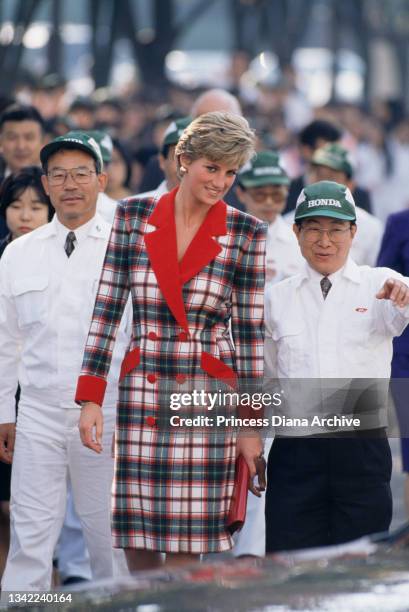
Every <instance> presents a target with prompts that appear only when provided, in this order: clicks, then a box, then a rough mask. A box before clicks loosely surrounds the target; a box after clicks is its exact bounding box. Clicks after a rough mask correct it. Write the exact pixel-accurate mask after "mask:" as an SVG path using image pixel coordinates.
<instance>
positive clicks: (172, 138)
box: [162, 117, 192, 148]
mask: <svg viewBox="0 0 409 612" xmlns="http://www.w3.org/2000/svg"><path fill="white" fill-rule="evenodd" d="M191 122H192V117H181V118H180V119H175V121H172V123H170V124H169V125H168V127H167V128H166V130H165V133H164V135H163V142H162V148H163V147H168V146H172V145H176V144H177V143H178V142H179V138H180V137H181V135H182V132H183V130H184V129H185V128H187V126H188V125H189V123H191Z"/></svg>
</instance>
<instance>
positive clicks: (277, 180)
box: [238, 176, 290, 188]
mask: <svg viewBox="0 0 409 612" xmlns="http://www.w3.org/2000/svg"><path fill="white" fill-rule="evenodd" d="M238 182H239V183H240V184H241V185H243V187H246V188H247V187H265V186H266V185H289V184H290V179H289V178H288V177H286V176H275V177H267V176H260V177H259V178H253V179H244V180H243V179H241V178H240V177H239V179H238Z"/></svg>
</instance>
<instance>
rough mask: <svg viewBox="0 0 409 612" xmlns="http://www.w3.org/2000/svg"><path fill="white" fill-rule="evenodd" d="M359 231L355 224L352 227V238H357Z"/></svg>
mask: <svg viewBox="0 0 409 612" xmlns="http://www.w3.org/2000/svg"><path fill="white" fill-rule="evenodd" d="M357 229H358V228H357V226H356V225H355V224H354V225H351V234H352V238H353V237H354V236H355V234H356V231H357Z"/></svg>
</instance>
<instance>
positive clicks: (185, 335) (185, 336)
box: [178, 331, 189, 342]
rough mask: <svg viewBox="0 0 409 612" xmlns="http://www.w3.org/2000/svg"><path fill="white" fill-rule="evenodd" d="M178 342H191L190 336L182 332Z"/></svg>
mask: <svg viewBox="0 0 409 612" xmlns="http://www.w3.org/2000/svg"><path fill="white" fill-rule="evenodd" d="M178 340H180V341H181V342H186V341H187V340H189V334H188V333H187V332H185V331H181V332H180V333H179V334H178Z"/></svg>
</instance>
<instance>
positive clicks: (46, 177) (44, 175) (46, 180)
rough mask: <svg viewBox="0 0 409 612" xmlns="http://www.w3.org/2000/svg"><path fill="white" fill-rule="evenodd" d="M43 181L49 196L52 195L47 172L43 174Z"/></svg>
mask: <svg viewBox="0 0 409 612" xmlns="http://www.w3.org/2000/svg"><path fill="white" fill-rule="evenodd" d="M41 182H42V184H43V187H44V191H45V192H46V194H47V195H48V196H50V190H49V189H48V176H47V175H46V174H42V175H41Z"/></svg>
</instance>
